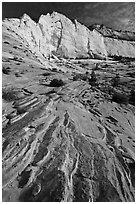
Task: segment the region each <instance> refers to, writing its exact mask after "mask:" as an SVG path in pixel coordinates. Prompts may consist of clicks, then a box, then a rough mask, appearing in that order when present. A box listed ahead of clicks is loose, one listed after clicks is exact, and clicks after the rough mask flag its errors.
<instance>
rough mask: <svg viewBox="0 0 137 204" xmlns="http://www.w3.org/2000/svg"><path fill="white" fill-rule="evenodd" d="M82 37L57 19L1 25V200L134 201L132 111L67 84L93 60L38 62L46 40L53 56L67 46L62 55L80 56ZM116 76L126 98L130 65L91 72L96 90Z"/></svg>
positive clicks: (83, 86)
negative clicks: (96, 79)
mask: <svg viewBox="0 0 137 204" xmlns="http://www.w3.org/2000/svg"><path fill="white" fill-rule="evenodd" d="M25 19H26V25H25ZM60 19H61V21H60ZM46 21H47V23H46ZM50 21H52V23H49V22H50ZM64 21H65V22H66V24H65V23H64ZM67 23H68V24H67ZM13 25H14V28H13ZM51 25H54V26H53V28H52V27H51ZM69 25H71V26H72V27H71V28H72V29H73V30H76V32H75V34H74V36H73V32H72V30H71V29H70V31H71V33H69V30H67V29H66V30H65V29H63V30H62V27H61V26H69ZM32 27H33V29H32ZM81 27H82V30H80V28H81ZM13 29H14V32H13ZM34 29H35V30H34ZM46 29H47V30H46ZM32 31H33V32H32ZM61 32H63V33H62V34H61ZM64 32H66V34H64ZM51 33H52V37H51V38H49V41H48V37H50V36H51ZM78 33H79V34H78ZM81 33H83V35H84V37H83V36H81V38H79V39H78V41H77V42H76V46H74V41H72V44H71V43H70V41H69V39H77V38H76V36H78V35H81ZM87 33H90V31H88V29H87V28H85V27H84V26H81V25H80V24H79V23H77V24H76V26H75V25H74V24H73V23H71V22H70V21H69V20H68V19H66V18H65V17H63V16H62V15H57V14H56V13H55V14H52V16H50V15H47V16H41V17H40V20H39V23H38V24H36V23H34V22H33V21H32V20H31V19H30V18H29V19H28V17H27V16H24V17H23V19H21V21H20V20H18V19H17V20H15V19H14V20H13V19H11V20H8V21H7V20H6V22H5V23H4V27H3V70H2V71H3V78H2V80H3V107H2V108H3V118H2V119H3V176H2V178H3V181H2V184H3V201H6V202H8V201H10V202H11V201H12V202H15V201H20V202H26V201H27V202H29V201H32V202H38V201H39V202H42V201H43V202H44V201H45V202H52V201H55V202H57V201H59V202H61V201H67V202H71V201H73V202H75V201H76V202H81V201H83V202H85V201H87V202H89V201H90V202H92V201H94V202H95V201H96V202H119V201H121V202H131V201H134V190H135V189H134V187H135V185H134V176H135V175H134V166H135V160H134V159H135V158H134V147H135V146H134V145H135V140H134V137H135V133H134V129H135V124H134V122H135V121H134V106H133V105H130V104H128V105H124V104H118V103H115V102H111V101H110V98H109V95H108V94H106V93H105V92H103V90H102V89H101V88H99V87H98V88H96V87H92V86H90V85H89V83H88V81H83V80H79V79H78V80H75V81H74V80H73V76H75V74H76V73H81V74H84V73H85V70H88V71H90V70H92V69H93V68H94V66H95V65H94V63H93V62H92V61H85V64H82V63H80V62H79V63H74V62H71V61H65V60H60V61H56V60H54V61H43V59H42V58H41V57H40V56H38V52H39V53H42V54H45V53H46V54H47V51H46V49H48V46H47V44H48V43H49V44H50V43H51V40H53V39H54V40H53V41H52V46H53V48H54V49H55V48H56V49H57V50H55V51H57V52H61V46H60V45H62V46H63V45H64V47H66V48H67V45H68V43H69V45H70V46H69V47H68V51H67V53H70V54H71V53H73V54H76V53H77V54H76V56H77V55H78V53H80V54H81V52H80V50H81V49H82V51H83V53H86V52H87V50H86V49H87V48H86V46H85V47H84V49H83V46H84V45H85V44H87V43H88V42H86V40H87V39H88V37H89V35H88V34H87ZM70 35H71V37H70ZM94 35H95V33H94V32H93V33H92V32H91V36H94ZM96 35H97V34H96ZM32 36H33V37H32ZM36 36H37V37H36ZM46 36H47V37H46ZM53 36H54V37H53ZM60 36H63V37H61V38H60ZM86 36H87V37H86ZM97 36H98V35H97ZM32 38H33V40H32ZM98 38H100V37H99V36H98ZM82 39H83V41H84V43H83V44H82ZM90 39H97V38H92V37H90ZM39 40H40V41H39ZM59 42H60V44H59ZM92 42H93V41H92ZM27 43H28V44H29V46H28V44H27ZM65 43H66V44H65ZM90 43H91V41H90ZM97 43H98V44H97ZM38 45H39V46H38ZM50 45H51V44H50ZM78 45H79V46H78ZM97 45H100V46H101V44H100V41H97V42H96V43H95V44H94V46H95V49H96V50H97V49H98V50H100V47H98V46H97ZM50 48H51V47H50ZM44 49H45V51H44ZM62 49H63V48H62ZM64 49H65V48H64ZM101 49H102V50H103V47H101ZM32 50H33V53H32ZM104 50H105V51H104V52H103V51H102V52H103V53H105V52H106V49H104ZM34 51H35V52H36V53H37V54H34ZM44 52H45V53H44ZM120 52H121V51H120ZM63 53H64V51H63ZM82 55H83V54H82ZM43 63H44V65H43ZM82 66H84V68H83V67H82ZM116 70H117V71H119V73H120V75H121V76H122V77H121V78H122V80H123V83H126V86H125V85H124V87H125V92H126V93H127V92H128V91H129V90H130V89H131V88H132V87H133V86H134V77H133V75H132V76H131V75H129V74H133V72H134V63H133V64H122V63H118V62H106V61H105V62H103V61H101V63H100V69H99V70H98V71H96V73H97V74H98V77H100V83H101V81H102V85H101V87H103V81H107V82H109V80H110V79H111V78H112V77H113V76H114V73H116ZM54 78H56V79H62V80H63V82H64V84H63V86H60V87H57V86H56V84H55V86H54V84H53V85H52V86H51V84H50V82H51V81H52V80H53V79H54ZM125 80H126V81H125ZM127 82H128V83H127ZM105 89H106V88H105Z"/></svg>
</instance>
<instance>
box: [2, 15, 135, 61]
mask: <svg viewBox="0 0 137 204" xmlns="http://www.w3.org/2000/svg"><path fill="white" fill-rule="evenodd" d="M3 26H4V27H6V28H7V29H10V30H11V31H13V32H14V33H15V34H16V35H19V36H20V37H21V38H22V39H23V40H24V41H25V42H26V43H27V44H28V46H29V48H30V49H31V51H32V52H33V53H36V55H40V56H42V57H49V56H52V54H54V55H56V56H58V57H64V58H107V57H113V56H122V57H132V58H134V46H135V43H134V41H133V39H134V37H132V39H131V38H130V37H129V38H117V39H116V37H115V36H116V35H117V36H118V34H117V33H118V32H116V31H115V32H114V31H113V35H112V31H111V32H110V31H109V34H108V31H107V34H106V30H105V28H104V29H103V30H101V29H97V28H95V29H92V30H91V31H90V30H89V29H88V28H87V27H86V26H84V25H82V24H80V23H79V22H78V21H77V20H74V21H73V22H72V21H71V20H69V19H68V18H67V17H65V16H64V15H62V14H59V13H57V12H53V13H52V14H51V15H50V14H47V15H41V16H40V18H39V21H38V23H36V22H34V21H33V20H32V19H31V18H30V17H29V16H28V15H26V14H24V15H23V17H22V18H21V19H5V20H4V21H3ZM100 30H101V31H100ZM104 33H105V34H104ZM110 33H111V35H110ZM114 34H115V35H114ZM121 35H122V36H123V35H124V34H120V36H121ZM133 36H134V34H133Z"/></svg>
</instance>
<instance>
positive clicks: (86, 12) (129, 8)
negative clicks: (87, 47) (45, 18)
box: [2, 2, 135, 31]
mask: <svg viewBox="0 0 137 204" xmlns="http://www.w3.org/2000/svg"><path fill="white" fill-rule="evenodd" d="M53 11H56V12H59V13H62V14H64V15H65V16H66V17H68V18H70V19H77V20H78V21H79V22H81V23H82V24H84V25H86V26H90V25H92V24H94V23H97V24H104V25H105V26H107V27H110V28H113V29H117V30H130V31H134V30H135V3H134V2H3V3H2V18H3V19H4V18H20V17H21V16H22V15H23V14H24V13H26V14H28V15H29V16H30V17H31V18H32V19H34V20H36V21H38V18H39V17H40V15H41V14H45V15H46V14H47V13H52V12H53Z"/></svg>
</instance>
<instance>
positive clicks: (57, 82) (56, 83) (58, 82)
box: [50, 79, 65, 87]
mask: <svg viewBox="0 0 137 204" xmlns="http://www.w3.org/2000/svg"><path fill="white" fill-rule="evenodd" d="M64 85H65V83H64V82H63V81H62V80H61V79H53V80H52V81H51V82H50V86H51V87H60V86H64Z"/></svg>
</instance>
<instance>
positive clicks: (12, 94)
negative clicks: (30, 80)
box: [2, 89, 18, 102]
mask: <svg viewBox="0 0 137 204" xmlns="http://www.w3.org/2000/svg"><path fill="white" fill-rule="evenodd" d="M2 98H3V99H4V100H6V101H8V102H11V101H13V100H16V99H18V93H17V91H15V90H13V89H3V90H2Z"/></svg>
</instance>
